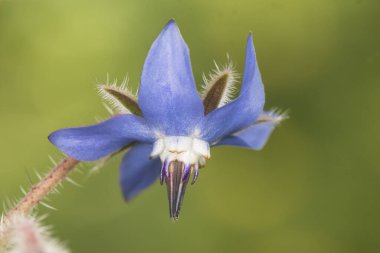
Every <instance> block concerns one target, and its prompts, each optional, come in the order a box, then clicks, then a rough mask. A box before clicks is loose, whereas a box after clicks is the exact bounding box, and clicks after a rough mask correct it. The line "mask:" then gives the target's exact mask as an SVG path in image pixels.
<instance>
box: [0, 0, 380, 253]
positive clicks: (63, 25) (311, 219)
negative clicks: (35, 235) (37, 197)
mask: <svg viewBox="0 0 380 253" xmlns="http://www.w3.org/2000/svg"><path fill="white" fill-rule="evenodd" d="M379 13H380V1H378V0H373V1H370V0H341V1H340V0H337V1H331V0H312V1H303V0H289V1H284V0H266V1H264V0H251V1H223V2H222V1H202V0H197V1H174V0H172V1H147V0H140V1H122V0H111V1H90V0H85V1H73V0H44V1H42V0H40V1H34V0H29V1H28V0H24V1H16V0H15V1H11V0H8V1H7V0H0V121H1V122H0V154H1V163H2V165H1V168H0V202H4V201H6V199H7V198H9V199H11V200H13V199H15V198H17V197H20V196H21V193H20V191H19V186H20V185H23V186H24V187H27V186H28V185H29V184H30V183H29V181H30V180H32V182H36V180H37V179H36V176H35V175H34V169H36V170H37V171H39V172H46V171H48V169H49V167H50V166H51V163H50V162H49V159H48V155H52V156H53V157H59V152H58V151H57V150H56V149H55V147H54V146H52V145H51V144H50V143H49V142H48V140H47V138H46V137H47V135H48V134H49V133H50V132H51V131H53V130H56V129H58V128H62V127H67V126H78V125H85V124H90V123H94V122H95V117H102V118H105V117H106V116H107V113H106V111H105V109H104V108H103V106H102V104H101V102H100V99H99V98H98V96H97V93H96V89H95V86H96V84H97V83H99V82H104V81H105V80H106V77H107V73H109V75H110V77H111V79H113V78H118V79H119V80H121V79H123V78H124V77H125V75H126V74H127V73H128V75H129V77H130V84H131V85H132V87H133V88H134V90H136V88H137V85H138V83H139V75H140V72H141V68H142V64H143V61H144V58H145V56H146V54H147V52H148V49H149V47H150V45H151V43H152V42H153V40H154V39H155V38H156V36H157V35H158V33H159V32H160V31H161V29H162V28H163V26H164V25H165V24H166V22H167V21H168V20H169V19H170V18H175V19H176V21H177V23H178V25H179V26H180V28H181V31H182V34H183V36H184V38H185V40H186V41H187V43H188V45H189V47H190V50H191V56H192V64H193V71H194V75H195V78H196V80H197V83H198V84H199V85H200V84H201V81H202V79H201V74H202V73H203V72H206V73H207V72H209V71H210V70H211V69H212V68H213V60H214V59H215V60H216V61H217V62H218V63H224V62H225V61H226V53H229V55H230V57H231V58H232V60H233V61H234V62H235V63H236V65H237V70H238V71H239V72H242V71H243V67H244V66H243V62H244V50H245V49H244V46H245V40H246V37H247V35H248V32H249V31H252V32H253V34H254V42H255V46H256V51H257V55H258V60H259V64H260V68H261V72H262V75H263V80H264V83H265V88H266V94H267V105H266V107H267V108H268V109H270V108H272V107H275V106H277V107H280V108H284V109H290V110H291V113H290V116H291V118H290V120H288V121H286V122H284V123H283V124H282V125H281V127H279V128H278V129H277V130H276V131H275V132H274V134H273V135H272V138H271V139H270V141H269V143H268V144H267V146H266V147H265V149H264V150H263V151H261V152H255V151H250V150H245V149H238V148H230V147H222V148H215V149H213V150H212V159H211V160H209V161H208V163H207V167H206V168H205V169H204V170H202V171H201V174H200V178H199V181H198V182H197V184H196V185H195V186H193V187H190V188H189V189H188V192H187V196H186V199H185V202H184V206H183V211H182V215H181V218H180V220H179V222H177V223H172V222H171V221H170V220H169V217H168V216H169V214H168V206H167V205H168V204H167V200H166V190H165V189H164V187H160V186H159V184H158V183H156V184H155V185H154V186H153V187H151V188H149V189H148V190H146V191H145V192H144V193H143V194H141V195H140V196H139V197H138V198H136V199H135V200H134V201H132V202H131V203H130V204H125V203H124V201H123V199H122V197H121V194H120V189H119V185H118V164H119V160H120V157H118V158H116V159H114V160H113V161H112V162H111V163H109V164H108V165H107V166H106V167H104V168H103V169H102V170H101V172H100V173H99V174H96V175H94V176H91V177H89V178H88V179H86V178H87V172H88V168H87V167H85V168H83V169H82V171H83V172H84V173H83V174H80V173H74V174H73V178H74V179H75V180H76V181H78V182H79V183H80V184H82V185H83V188H78V187H76V186H73V185H71V184H69V183H67V182H66V183H65V184H64V185H65V187H64V189H63V190H62V191H61V194H60V195H56V196H52V197H51V199H52V200H51V201H50V202H49V204H51V205H53V206H54V207H56V208H57V209H58V211H50V210H48V209H46V208H43V207H41V208H40V209H39V212H40V213H50V215H49V217H48V218H47V220H46V223H50V224H53V226H54V231H55V234H56V235H57V236H58V237H59V238H61V239H63V240H64V241H65V242H67V244H68V246H69V247H70V248H71V249H72V250H73V252H94V253H96V252H167V253H170V252H258V253H267V252H276V253H277V252H292V253H298V252H311V253H313V252H323V253H329V252H334V253H335V252H379V251H380V232H379V226H380V217H379V214H380V203H379V194H380V180H379V179H380V170H379V163H380V154H379V141H380V138H379V129H380V117H379V106H380V15H379ZM29 178H31V179H29Z"/></svg>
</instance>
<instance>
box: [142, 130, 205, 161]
mask: <svg viewBox="0 0 380 253" xmlns="http://www.w3.org/2000/svg"><path fill="white" fill-rule="evenodd" d="M150 156H151V157H152V158H156V157H158V156H159V157H160V159H161V161H162V162H163V163H164V162H165V161H166V162H170V161H175V160H177V161H180V162H183V163H184V164H189V165H199V166H201V167H202V166H204V165H205V163H206V159H209V158H210V145H209V144H208V142H206V141H204V140H201V139H197V138H193V137H188V136H165V137H162V138H160V139H158V140H157V141H156V142H155V143H154V144H153V150H152V153H151V155H150Z"/></svg>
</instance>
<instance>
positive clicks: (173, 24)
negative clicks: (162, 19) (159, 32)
mask: <svg viewBox="0 0 380 253" xmlns="http://www.w3.org/2000/svg"><path fill="white" fill-rule="evenodd" d="M171 29H176V30H178V31H179V28H178V25H177V23H176V22H175V20H174V18H172V19H170V20H169V22H168V23H166V25H165V27H164V29H163V31H167V30H171Z"/></svg>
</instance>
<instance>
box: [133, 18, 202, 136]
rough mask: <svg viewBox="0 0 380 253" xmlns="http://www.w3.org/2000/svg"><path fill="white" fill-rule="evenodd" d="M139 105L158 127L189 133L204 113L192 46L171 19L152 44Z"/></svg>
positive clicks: (172, 133) (141, 87)
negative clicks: (186, 41)
mask: <svg viewBox="0 0 380 253" xmlns="http://www.w3.org/2000/svg"><path fill="white" fill-rule="evenodd" d="M138 103H139V106H140V108H141V110H142V112H143V115H144V118H146V119H147V120H148V121H149V122H150V123H151V124H152V125H154V126H155V127H156V128H157V130H158V131H161V132H162V133H163V134H167V135H188V134H191V133H192V132H193V129H194V126H195V124H196V123H197V122H198V121H199V120H200V119H201V118H202V117H203V112H204V111H203V110H204V109H203V104H202V101H201V99H200V96H199V95H198V92H197V89H196V85H195V82H194V78H193V73H192V70H191V63H190V57H189V49H188V48H187V45H186V43H185V41H184V40H183V38H182V36H181V33H180V31H179V29H178V27H177V25H176V23H175V22H174V21H173V20H171V21H170V22H169V23H168V24H167V25H166V26H165V28H164V29H163V31H162V32H161V34H160V35H159V36H158V38H157V39H156V40H155V42H154V43H153V45H152V47H151V48H150V51H149V54H148V56H147V58H146V60H145V63H144V68H143V71H142V75H141V84H140V88H139V100H138Z"/></svg>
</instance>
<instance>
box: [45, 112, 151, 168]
mask: <svg viewBox="0 0 380 253" xmlns="http://www.w3.org/2000/svg"><path fill="white" fill-rule="evenodd" d="M49 140H50V141H51V142H52V143H53V144H54V145H55V146H57V147H58V148H59V149H60V150H61V151H62V152H63V153H65V154H67V155H69V156H71V157H73V158H75V159H77V160H80V161H94V160H98V159H100V158H102V157H104V156H106V155H109V154H111V153H113V152H116V151H118V150H120V149H121V148H123V147H125V146H126V145H128V144H130V143H131V142H133V141H140V142H153V141H154V139H153V137H152V133H151V131H150V129H149V128H148V127H147V126H146V123H145V121H144V119H143V118H140V117H137V116H135V115H130V114H128V115H121V116H117V117H114V118H112V119H109V120H107V121H104V122H102V123H100V124H96V125H92V126H87V127H78V128H66V129H61V130H58V131H56V132H54V133H52V134H51V135H50V136H49Z"/></svg>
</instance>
